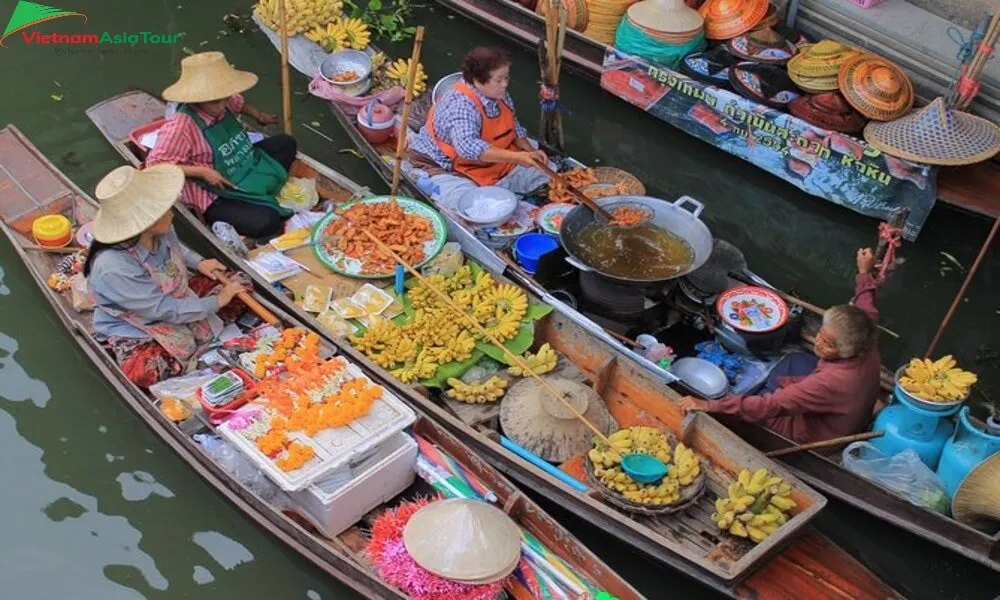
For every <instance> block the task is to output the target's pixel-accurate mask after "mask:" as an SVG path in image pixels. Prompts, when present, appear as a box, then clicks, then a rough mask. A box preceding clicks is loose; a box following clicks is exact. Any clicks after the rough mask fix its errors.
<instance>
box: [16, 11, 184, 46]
mask: <svg viewBox="0 0 1000 600" xmlns="http://www.w3.org/2000/svg"><path fill="white" fill-rule="evenodd" d="M62 17H82V18H83V22H84V23H86V22H87V15H85V14H83V13H78V12H73V11H69V10H63V9H61V8H54V7H51V6H45V5H44V4H36V3H35V2H26V1H25V0H19V1H18V3H17V6H15V7H14V14H12V15H11V16H10V21H9V22H8V23H7V28H6V29H4V32H3V35H2V36H0V46H3V47H4V48H6V47H7V45H6V44H5V41H6V40H7V38H8V37H10V36H12V35H14V34H16V33H20V34H21V38H22V39H23V40H24V43H25V44H30V45H55V46H77V47H80V46H83V47H86V46H102V45H103V46H114V45H126V44H127V45H130V46H135V45H137V44H174V43H177V42H178V41H179V40H180V39H181V37H183V36H184V34H182V33H153V32H151V31H139V32H135V33H130V32H128V31H122V32H114V33H112V32H109V31H105V32H103V33H82V32H80V33H40V32H38V31H27V30H28V29H29V28H30V27H32V26H34V25H38V24H39V23H44V22H46V21H51V20H53V19H59V18H62Z"/></svg>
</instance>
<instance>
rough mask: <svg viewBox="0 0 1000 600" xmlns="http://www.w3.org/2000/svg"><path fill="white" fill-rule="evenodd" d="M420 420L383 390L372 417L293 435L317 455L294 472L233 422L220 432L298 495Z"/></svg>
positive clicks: (352, 369)
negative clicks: (283, 467)
mask: <svg viewBox="0 0 1000 600" xmlns="http://www.w3.org/2000/svg"><path fill="white" fill-rule="evenodd" d="M346 369H347V372H348V373H349V374H350V375H352V376H353V378H359V377H365V378H366V379H367V376H366V375H365V374H364V371H362V370H361V369H360V368H358V367H357V366H356V365H354V364H352V363H348V364H347V367H346ZM252 410H259V407H254V406H252V405H249V404H248V405H246V406H244V407H243V408H241V409H239V410H238V411H237V414H239V413H240V412H242V411H252ZM416 420H417V415H416V413H414V412H413V410H412V409H411V408H410V407H408V406H407V405H406V404H404V403H403V401H402V400H400V399H399V398H397V397H396V396H395V395H394V394H393V393H392V392H390V391H389V390H387V389H385V388H384V387H383V388H382V396H380V397H379V398H378V399H376V400H375V402H374V403H372V407H371V409H370V410H369V411H368V414H366V415H364V416H363V417H359V418H357V419H355V420H354V421H352V422H351V423H349V424H348V425H345V426H343V427H336V428H333V429H324V430H323V431H321V432H319V433H317V434H316V435H315V436H314V437H309V436H308V435H306V434H305V433H304V432H302V431H295V432H291V433H289V434H288V438H289V439H290V440H294V441H297V442H299V443H301V444H304V445H306V446H310V447H311V448H312V449H313V451H314V452H315V453H316V456H315V457H313V459H312V460H310V461H309V462H307V463H306V464H305V465H303V466H302V467H300V468H299V469H296V470H295V471H292V472H290V473H286V472H284V471H282V470H281V469H279V468H278V467H277V466H275V464H274V461H273V460H272V459H270V458H268V457H267V456H266V455H265V454H264V453H263V452H261V451H260V450H259V449H258V448H257V444H256V443H254V442H253V441H251V440H249V439H247V438H246V437H244V436H243V435H242V434H241V433H240V432H239V431H235V430H233V429H232V427H230V425H229V421H227V422H225V423H223V424H222V425H220V426H219V427H218V429H217V431H218V433H219V434H220V435H221V436H222V437H223V438H225V439H226V440H228V441H229V442H232V443H233V444H234V445H235V446H236V447H237V448H239V449H240V450H241V451H242V452H243V453H244V454H246V455H247V457H249V458H250V459H251V460H252V461H253V462H254V464H256V465H257V467H258V468H260V470H261V471H263V472H264V474H266V475H267V476H268V478H270V479H271V481H273V482H274V483H275V484H277V486H278V487H280V488H281V489H282V490H285V491H286V492H297V491H300V490H302V489H305V488H306V487H308V486H309V485H310V484H312V483H313V482H314V481H317V480H318V479H322V478H324V477H326V476H328V475H332V474H335V473H338V472H339V473H341V474H343V473H344V471H343V467H345V466H347V465H349V464H350V463H352V462H358V459H359V457H363V456H365V455H367V453H368V452H370V451H371V450H372V449H374V448H377V447H379V446H380V445H381V444H382V443H383V442H385V440H387V439H389V438H391V437H392V436H394V435H395V434H397V433H399V432H401V431H403V430H404V429H406V428H407V427H409V426H410V425H412V424H413V422H414V421H416Z"/></svg>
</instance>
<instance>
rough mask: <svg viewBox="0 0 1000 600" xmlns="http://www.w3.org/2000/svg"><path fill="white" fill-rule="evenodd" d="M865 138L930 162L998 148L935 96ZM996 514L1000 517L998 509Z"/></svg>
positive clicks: (990, 132) (965, 160) (875, 126)
mask: <svg viewBox="0 0 1000 600" xmlns="http://www.w3.org/2000/svg"><path fill="white" fill-rule="evenodd" d="M865 140H867V141H868V143H869V144H871V145H872V146H874V147H875V148H878V149H879V150H882V151H883V152H885V153H886V154H891V155H892V156H897V157H899V158H903V159H906V160H912V161H916V162H920V163H924V164H931V165H968V164H972V163H977V162H980V161H984V160H987V159H989V158H991V157H993V156H994V155H995V154H996V153H997V152H998V151H1000V128H998V127H997V126H996V125H994V124H993V123H992V122H990V121H988V120H986V119H983V118H980V117H977V116H974V115H970V114H968V113H964V112H960V111H957V110H952V109H950V108H948V106H947V105H946V104H945V102H944V98H940V97H939V98H937V99H935V100H934V101H933V102H931V103H930V104H928V105H927V106H925V107H923V108H921V109H920V110H917V111H914V112H913V113H911V114H909V115H907V116H905V117H902V118H900V119H896V120H895V121H891V122H888V123H876V122H872V123H869V124H868V126H867V127H865ZM997 516H998V517H1000V511H998V513H997Z"/></svg>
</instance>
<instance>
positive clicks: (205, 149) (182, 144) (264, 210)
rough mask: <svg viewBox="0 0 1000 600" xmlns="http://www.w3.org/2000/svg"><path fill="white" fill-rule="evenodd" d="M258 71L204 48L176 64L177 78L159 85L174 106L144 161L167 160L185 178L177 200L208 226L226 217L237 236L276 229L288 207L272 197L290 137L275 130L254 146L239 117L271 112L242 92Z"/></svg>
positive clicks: (284, 172) (280, 182) (282, 177)
mask: <svg viewBox="0 0 1000 600" xmlns="http://www.w3.org/2000/svg"><path fill="white" fill-rule="evenodd" d="M256 84H257V76H256V75H254V74H253V73H248V72H246V71H238V70H236V69H234V68H233V67H232V66H230V64H229V61H228V60H226V57H225V55H224V54H222V53H221V52H202V53H200V54H194V55H191V56H188V57H186V58H185V59H184V60H182V61H181V76H180V79H178V80H177V81H176V82H175V83H174V84H173V85H171V86H170V87H168V88H167V89H165V90H163V98H164V99H165V100H168V101H171V102H177V103H178V107H177V111H176V112H175V113H174V114H173V115H171V116H170V118H169V119H168V120H167V123H166V124H165V125H164V126H163V128H161V129H160V131H159V133H158V134H157V139H156V145H155V147H154V148H153V149H152V150H151V151H150V153H149V156H148V157H147V159H146V164H147V165H155V164H160V163H173V164H177V165H179V166H180V168H181V169H183V170H184V175H185V176H186V177H187V182H186V184H185V185H184V194H183V196H182V197H181V201H182V202H183V203H184V204H186V205H188V206H190V207H192V208H193V209H195V210H196V211H197V213H198V214H199V215H201V216H202V217H204V219H205V221H206V222H207V223H208V224H209V225H211V224H212V223H214V222H216V221H225V222H227V223H229V224H230V225H232V226H233V227H234V228H235V229H236V231H238V232H239V233H240V234H242V235H246V236H249V237H252V238H265V237H270V236H272V235H275V234H277V233H279V232H280V231H281V228H282V226H283V223H284V219H286V218H288V217H289V216H291V214H292V213H291V211H289V210H287V209H285V208H283V207H281V206H280V205H279V204H278V201H277V199H276V196H277V195H278V192H279V191H281V188H282V186H284V184H285V181H286V180H287V179H288V169H289V168H291V165H292V162H294V161H295V152H296V144H295V139H294V138H292V137H291V136H289V135H275V136H272V137H269V138H265V139H263V140H261V141H259V142H257V143H256V144H253V143H251V140H250V137H249V135H248V133H247V131H246V129H245V128H244V127H243V125H241V124H240V122H239V121H237V120H236V115H237V114H245V115H248V116H250V117H253V118H254V119H255V120H256V121H257V122H258V123H260V124H261V125H269V124H272V123H275V122H277V117H275V116H274V115H270V114H266V113H263V112H261V111H260V110H258V109H256V108H254V107H253V106H252V105H251V104H250V103H249V102H247V101H246V100H244V99H243V95H242V93H243V92H245V91H246V90H248V89H250V88H252V87H253V86H254V85H256Z"/></svg>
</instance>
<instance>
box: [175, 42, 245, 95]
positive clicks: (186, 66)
mask: <svg viewBox="0 0 1000 600" xmlns="http://www.w3.org/2000/svg"><path fill="white" fill-rule="evenodd" d="M255 85H257V76H256V75H254V74H253V73H249V72H247V71H238V70H236V69H234V68H233V67H232V66H231V65H230V64H229V61H228V60H226V55H225V54H223V53H221V52H201V53H198V54H192V55H191V56H188V57H185V58H184V60H182V61H181V76H180V79H178V80H177V82H176V83H174V84H173V85H171V86H170V87H168V88H167V89H165V90H163V98H164V100H167V101H169V102H211V101H212V100H221V99H223V98H228V97H230V96H232V95H233V94H240V93H243V92H245V91H247V90H249V89H250V88H252V87H253V86H255Z"/></svg>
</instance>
